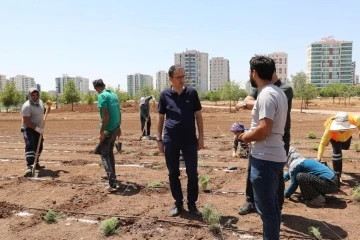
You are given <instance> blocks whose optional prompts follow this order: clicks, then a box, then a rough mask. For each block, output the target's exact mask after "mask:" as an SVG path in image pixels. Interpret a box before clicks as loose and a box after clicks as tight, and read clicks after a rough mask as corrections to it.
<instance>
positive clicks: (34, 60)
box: [0, 0, 360, 91]
mask: <svg viewBox="0 0 360 240" xmlns="http://www.w3.org/2000/svg"><path fill="white" fill-rule="evenodd" d="M359 9H360V1H356V0H342V1H338V0H316V1H315V0H302V1H291V0H273V1H268V0H251V1H243V0H222V1H219V0H217V1H215V0H181V1H175V0H152V1H151V0H102V1H100V0H61V1H60V0H0V10H1V11H0V35H1V36H0V74H3V75H6V76H7V78H10V77H13V76H15V75H17V74H24V75H27V76H30V77H34V78H35V81H36V83H39V84H41V87H42V90H45V91H48V90H55V77H59V76H61V75H62V74H68V75H69V76H82V77H86V78H89V80H90V81H92V80H94V79H96V78H102V79H103V80H104V82H105V83H106V84H107V85H111V86H114V87H117V86H118V84H119V85H120V88H121V89H122V90H126V76H127V75H128V74H134V73H143V74H149V75H152V76H153V77H154V84H155V73H156V72H157V71H159V70H165V71H167V70H168V69H169V67H170V66H171V65H172V64H174V53H178V52H183V51H185V50H186V49H189V50H190V49H195V50H198V51H201V52H207V53H209V59H210V58H211V57H224V58H227V59H229V61H230V79H231V80H235V81H236V82H239V83H245V81H246V80H248V76H249V60H250V58H251V57H252V56H253V55H254V54H268V53H272V52H287V53H288V72H289V73H290V74H289V78H290V75H291V74H293V75H294V74H296V73H297V72H299V71H301V70H303V71H305V67H306V47H307V46H308V45H309V44H311V43H312V42H314V41H318V40H320V39H321V38H323V37H327V36H334V37H335V39H336V40H349V41H353V42H354V43H353V61H360V52H359V48H358V47H357V46H358V45H357V44H358V43H359V42H360V31H359V26H358V23H359V22H360V17H359ZM359 66H360V65H359ZM359 71H360V70H358V71H357V72H359ZM90 83H91V82H90ZM90 88H91V84H90Z"/></svg>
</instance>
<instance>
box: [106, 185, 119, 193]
mask: <svg viewBox="0 0 360 240" xmlns="http://www.w3.org/2000/svg"><path fill="white" fill-rule="evenodd" d="M106 190H108V191H109V192H116V191H117V190H118V189H117V188H116V185H115V186H110V185H108V186H107V187H106Z"/></svg>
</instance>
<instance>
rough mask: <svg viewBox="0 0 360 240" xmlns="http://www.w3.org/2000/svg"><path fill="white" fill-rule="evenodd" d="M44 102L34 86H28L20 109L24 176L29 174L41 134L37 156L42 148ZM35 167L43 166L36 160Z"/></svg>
mask: <svg viewBox="0 0 360 240" xmlns="http://www.w3.org/2000/svg"><path fill="white" fill-rule="evenodd" d="M49 110H50V109H49ZM44 111H45V108H44V103H43V102H42V101H41V99H40V94H39V91H38V90H37V89H36V88H30V89H29V93H28V100H27V101H26V102H25V103H24V104H23V106H22V109H21V115H22V123H21V132H22V133H23V137H24V141H25V155H26V165H27V168H26V171H25V177H29V176H31V172H32V168H33V165H34V161H35V154H36V148H37V145H38V142H39V140H40V136H41V143H40V144H41V145H40V149H39V153H38V156H39V157H40V154H41V152H42V149H43V142H44V139H43V138H42V134H43V132H44V130H43V129H42V125H43V119H44ZM35 168H36V169H40V168H44V166H40V164H39V162H37V164H36V166H35Z"/></svg>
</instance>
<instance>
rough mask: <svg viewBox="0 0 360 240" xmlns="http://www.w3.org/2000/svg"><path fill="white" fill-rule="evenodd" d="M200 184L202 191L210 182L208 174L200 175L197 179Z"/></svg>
mask: <svg viewBox="0 0 360 240" xmlns="http://www.w3.org/2000/svg"><path fill="white" fill-rule="evenodd" d="M199 181H200V186H201V189H202V190H203V191H206V190H207V187H208V184H209V182H210V176H209V175H202V176H201V177H200V179H199Z"/></svg>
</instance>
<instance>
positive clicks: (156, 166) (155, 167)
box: [151, 165, 162, 170]
mask: <svg viewBox="0 0 360 240" xmlns="http://www.w3.org/2000/svg"><path fill="white" fill-rule="evenodd" d="M151 168H152V169H154V170H159V169H161V168H162V167H161V166H160V165H153V166H151Z"/></svg>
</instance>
